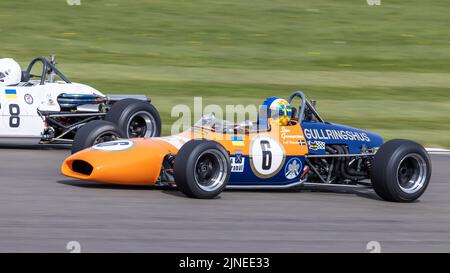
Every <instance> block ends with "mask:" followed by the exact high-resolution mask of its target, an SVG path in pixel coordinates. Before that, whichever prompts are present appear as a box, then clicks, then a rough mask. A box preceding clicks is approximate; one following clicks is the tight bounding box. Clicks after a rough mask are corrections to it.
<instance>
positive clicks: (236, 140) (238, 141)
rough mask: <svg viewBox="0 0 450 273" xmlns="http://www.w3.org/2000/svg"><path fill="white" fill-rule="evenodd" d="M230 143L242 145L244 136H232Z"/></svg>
mask: <svg viewBox="0 0 450 273" xmlns="http://www.w3.org/2000/svg"><path fill="white" fill-rule="evenodd" d="M231 144H233V146H244V145H245V144H244V138H243V137H241V136H232V137H231Z"/></svg>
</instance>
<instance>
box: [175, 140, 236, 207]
mask: <svg viewBox="0 0 450 273" xmlns="http://www.w3.org/2000/svg"><path fill="white" fill-rule="evenodd" d="M230 173H231V163H230V157H229V155H228V152H227V151H226V150H225V148H224V147H223V146H222V145H221V144H219V143H217V142H215V141H211V140H203V139H202V140H199V139H195V140H191V141H189V142H187V143H186V144H184V145H183V147H181V149H180V150H179V151H178V154H177V156H176V157H175V161H174V176H175V183H176V184H177V186H178V189H179V190H180V191H181V192H182V193H184V194H185V195H187V196H188V197H192V198H200V199H211V198H215V197H216V196H218V195H219V194H220V193H221V192H222V191H223V190H224V189H225V187H226V185H227V183H228V180H229V179H230Z"/></svg>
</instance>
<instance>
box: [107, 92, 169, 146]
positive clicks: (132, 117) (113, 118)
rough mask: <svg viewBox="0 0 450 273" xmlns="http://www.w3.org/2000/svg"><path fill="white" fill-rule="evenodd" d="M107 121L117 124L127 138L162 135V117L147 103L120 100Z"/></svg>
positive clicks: (108, 114) (136, 100) (115, 104)
mask: <svg viewBox="0 0 450 273" xmlns="http://www.w3.org/2000/svg"><path fill="white" fill-rule="evenodd" d="M105 120H107V121H110V122H112V123H114V124H117V126H118V128H119V129H120V130H122V132H123V133H124V134H125V135H126V137H127V138H133V137H158V136H160V135H161V117H160V116H159V113H158V110H156V108H155V107H154V106H153V105H152V104H151V103H149V102H146V101H142V100H138V99H123V100H119V101H118V102H116V103H114V104H113V105H112V107H111V109H110V110H109V111H108V113H107V114H106V117H105Z"/></svg>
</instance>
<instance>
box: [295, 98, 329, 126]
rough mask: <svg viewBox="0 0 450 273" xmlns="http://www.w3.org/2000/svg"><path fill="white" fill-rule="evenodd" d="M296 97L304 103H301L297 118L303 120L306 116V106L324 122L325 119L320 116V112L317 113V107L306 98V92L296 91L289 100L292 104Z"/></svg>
mask: <svg viewBox="0 0 450 273" xmlns="http://www.w3.org/2000/svg"><path fill="white" fill-rule="evenodd" d="M294 98H300V99H301V100H302V103H301V104H300V105H299V109H300V111H299V112H298V114H297V118H298V121H299V122H302V121H303V120H304V118H305V109H306V107H308V108H309V110H310V111H311V112H312V113H313V114H314V115H315V116H316V117H317V119H318V120H319V121H320V122H324V120H323V119H322V118H321V117H320V115H319V113H317V111H316V109H315V108H314V106H313V105H312V103H311V102H310V101H309V100H308V99H307V98H306V96H305V94H304V93H303V92H302V91H294V92H293V93H292V94H291V95H290V96H289V99H288V102H289V103H290V104H291V103H292V101H293V100H294Z"/></svg>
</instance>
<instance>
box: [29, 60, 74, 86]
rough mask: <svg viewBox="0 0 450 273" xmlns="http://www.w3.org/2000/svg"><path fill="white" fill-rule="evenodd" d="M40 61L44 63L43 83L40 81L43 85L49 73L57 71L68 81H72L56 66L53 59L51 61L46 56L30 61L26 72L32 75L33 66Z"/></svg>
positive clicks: (57, 73) (56, 72)
mask: <svg viewBox="0 0 450 273" xmlns="http://www.w3.org/2000/svg"><path fill="white" fill-rule="evenodd" d="M38 62H40V63H42V66H43V67H42V74H41V83H40V84H41V85H44V84H45V81H46V79H47V74H51V73H55V74H56V75H58V76H59V77H60V78H61V79H62V80H63V81H65V82H66V83H72V82H71V81H70V80H69V79H68V78H67V77H66V76H65V75H64V74H63V73H62V72H61V71H59V70H58V68H56V66H55V65H54V64H53V63H52V62H51V61H49V60H48V59H47V58H45V57H38V58H35V59H34V60H32V61H31V62H30V64H29V65H28V68H27V70H26V72H27V73H28V74H29V75H31V70H32V69H33V66H34V65H35V64H36V63H38Z"/></svg>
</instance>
